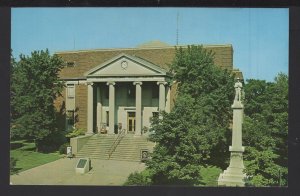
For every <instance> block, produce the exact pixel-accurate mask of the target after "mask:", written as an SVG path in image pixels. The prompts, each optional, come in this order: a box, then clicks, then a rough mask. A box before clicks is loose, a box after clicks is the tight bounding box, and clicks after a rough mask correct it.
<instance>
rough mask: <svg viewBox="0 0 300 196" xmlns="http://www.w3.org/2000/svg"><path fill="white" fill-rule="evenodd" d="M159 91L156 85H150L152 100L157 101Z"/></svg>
mask: <svg viewBox="0 0 300 196" xmlns="http://www.w3.org/2000/svg"><path fill="white" fill-rule="evenodd" d="M158 96H159V91H158V85H157V84H153V85H152V99H158Z"/></svg>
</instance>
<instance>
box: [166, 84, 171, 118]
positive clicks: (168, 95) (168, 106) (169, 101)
mask: <svg viewBox="0 0 300 196" xmlns="http://www.w3.org/2000/svg"><path fill="white" fill-rule="evenodd" d="M165 110H166V112H168V113H170V111H171V86H170V85H169V84H167V101H166V109H165Z"/></svg>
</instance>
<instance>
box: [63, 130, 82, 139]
mask: <svg viewBox="0 0 300 196" xmlns="http://www.w3.org/2000/svg"><path fill="white" fill-rule="evenodd" d="M84 134H85V130H83V129H78V128H76V129H73V131H71V132H69V133H68V134H67V135H66V137H68V138H72V137H78V136H80V135H84Z"/></svg>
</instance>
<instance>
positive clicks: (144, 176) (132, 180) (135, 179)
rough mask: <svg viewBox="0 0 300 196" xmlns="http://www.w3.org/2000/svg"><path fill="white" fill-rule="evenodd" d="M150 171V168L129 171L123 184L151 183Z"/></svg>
mask: <svg viewBox="0 0 300 196" xmlns="http://www.w3.org/2000/svg"><path fill="white" fill-rule="evenodd" d="M151 184H152V180H151V172H150V170H147V169H146V170H144V171H142V172H140V173H139V172H134V173H131V174H130V175H129V176H128V178H127V180H126V182H125V183H124V185H125V186H145V185H151Z"/></svg>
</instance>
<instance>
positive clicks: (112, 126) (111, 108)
mask: <svg viewBox="0 0 300 196" xmlns="http://www.w3.org/2000/svg"><path fill="white" fill-rule="evenodd" d="M115 84H116V83H115V82H107V85H109V130H108V134H114V133H115V130H114V129H115V86H114V85H115Z"/></svg>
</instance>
